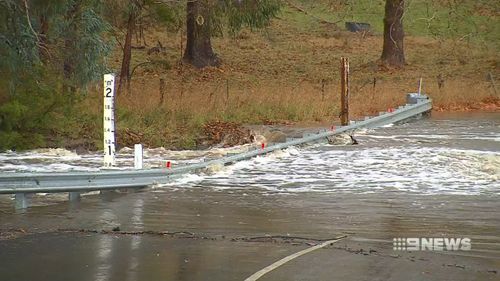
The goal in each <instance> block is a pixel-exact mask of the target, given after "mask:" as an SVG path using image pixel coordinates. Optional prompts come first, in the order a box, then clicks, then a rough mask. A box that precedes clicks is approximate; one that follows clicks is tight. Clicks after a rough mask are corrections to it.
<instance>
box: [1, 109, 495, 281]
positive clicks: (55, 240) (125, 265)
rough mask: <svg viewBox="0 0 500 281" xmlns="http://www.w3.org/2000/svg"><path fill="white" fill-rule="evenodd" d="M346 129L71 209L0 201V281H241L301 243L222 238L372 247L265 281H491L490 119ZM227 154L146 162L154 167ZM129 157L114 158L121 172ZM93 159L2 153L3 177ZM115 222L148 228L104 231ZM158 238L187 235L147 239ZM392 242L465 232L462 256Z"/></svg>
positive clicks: (449, 117) (334, 254)
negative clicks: (410, 249)
mask: <svg viewBox="0 0 500 281" xmlns="http://www.w3.org/2000/svg"><path fill="white" fill-rule="evenodd" d="M354 134H355V136H356V138H357V140H358V142H359V143H360V145H356V146H332V145H327V144H316V145H312V146H307V147H300V148H289V149H287V150H284V151H281V152H275V153H272V154H270V155H268V156H265V157H258V158H255V159H251V160H248V161H244V162H240V163H237V164H235V165H233V166H229V167H225V168H224V169H222V170H220V171H213V172H212V173H210V174H199V175H194V174H193V175H187V176H185V177H184V178H182V179H179V180H178V181H175V182H172V183H170V184H168V185H163V186H155V187H153V188H151V189H146V190H142V191H139V192H120V193H105V194H101V195H98V194H95V193H93V194H89V195H86V196H83V197H82V200H81V202H78V203H70V202H67V201H66V196H67V195H64V196H63V195H61V194H54V195H37V196H35V197H34V198H32V203H33V205H34V207H32V208H29V209H28V210H26V211H25V212H23V213H18V212H16V211H15V210H13V202H12V199H11V197H10V196H0V231H2V232H4V233H6V234H3V235H0V264H1V265H2V266H0V280H69V279H71V280H243V279H244V278H246V277H248V276H249V275H251V274H252V273H254V272H256V271H258V270H260V269H262V268H263V267H265V266H267V265H269V264H271V263H272V262H274V261H276V260H277V259H280V258H282V257H285V256H287V255H289V254H291V253H294V252H297V251H299V250H301V249H303V248H305V247H307V245H308V244H303V243H302V244H301V243H298V244H297V245H295V244H294V245H291V244H290V243H281V242H276V241H274V242H269V241H268V242H266V241H264V242H262V241H261V242H260V243H248V242H241V241H234V239H233V240H232V238H242V237H246V238H248V237H255V236H266V235H280V236H285V237H286V236H300V237H306V238H309V239H328V238H332V237H336V236H339V235H348V238H347V239H346V241H345V242H342V243H343V244H342V245H343V246H345V247H351V248H356V247H358V248H364V249H365V250H366V249H367V248H370V249H372V248H373V249H377V251H375V250H374V252H373V254H372V252H371V251H370V254H369V255H367V256H366V257H365V256H364V255H355V254H353V253H351V252H350V251H346V249H343V250H342V249H332V250H330V251H328V250H325V251H322V252H320V253H318V254H311V256H310V257H309V258H308V256H305V257H303V258H301V260H300V261H296V262H295V263H296V264H295V266H294V267H292V266H290V267H283V268H282V269H279V270H276V271H275V272H274V273H273V274H274V275H270V276H268V277H267V278H268V279H265V278H263V279H262V280H334V279H337V280H400V279H401V278H405V279H406V280H443V279H446V280H473V279H474V280H498V279H497V278H499V276H500V272H499V269H500V184H499V179H500V113H475V114H472V113H471V114H434V115H433V116H432V117H431V118H429V119H423V120H420V121H417V122H413V123H408V124H402V125H394V126H387V127H385V128H380V129H377V130H373V131H358V132H355V133H354ZM225 152H226V151H224V150H221V149H219V150H211V151H203V152H196V151H190V152H184V153H183V152H172V151H166V150H161V149H156V150H148V151H146V153H145V155H146V157H147V158H146V163H147V165H149V166H150V167H154V166H160V165H162V163H163V162H164V161H165V159H168V160H171V159H173V160H174V161H177V162H178V163H184V162H193V161H199V159H200V158H203V157H217V156H218V155H222V154H224V153H225ZM132 157H133V156H132V152H131V151H130V150H122V151H121V154H120V155H119V157H118V159H119V161H118V163H119V165H120V166H121V167H122V168H125V167H127V166H128V167H130V166H131V165H133V159H132ZM100 161H101V158H100V155H98V154H94V155H76V154H74V153H71V152H68V151H64V150H49V151H34V152H26V153H15V152H8V153H3V154H0V171H3V172H12V171H15V170H22V171H45V170H54V169H57V170H96V169H99V166H100ZM115 227H119V228H120V230H121V231H122V232H123V231H125V232H131V231H149V232H150V234H130V233H129V234H126V233H121V232H115V233H113V232H111V233H109V232H107V231H110V230H111V229H113V228H115ZM80 229H82V230H84V231H82V232H77V231H75V230H80ZM93 230H96V231H98V233H94V232H93ZM101 230H105V231H106V232H105V233H100V231H101ZM161 231H169V232H178V231H179V232H183V233H184V234H186V233H187V234H186V235H187V236H188V237H174V236H168V237H164V236H161V235H154V233H157V232H161ZM181 236H182V235H181ZM2 237H4V239H2ZM5 237H7V238H5ZM395 237H424V238H425V237H449V238H455V237H458V238H464V237H467V238H470V239H471V244H472V249H471V250H470V251H444V252H440V253H436V252H425V253H424V252H422V253H418V252H414V253H412V254H411V255H410V256H408V257H406V256H404V254H406V253H402V252H397V251H393V249H392V246H393V245H392V240H393V238H395ZM361 250H362V249H361ZM356 253H359V251H358V252H356ZM377 253H379V254H377ZM381 253H384V254H381ZM320 255H321V256H320ZM325 255H326V256H325ZM393 255H396V256H397V257H398V258H392V256H393ZM412 255H413V256H412ZM415 255H417V258H418V257H419V256H418V255H421V256H420V259H418V260H417V261H415V257H414V256H415ZM365 258H366V260H364V259H365ZM412 259H413V260H412ZM41 261H44V262H43V263H42V262H41ZM324 263H330V264H324ZM304 267H305V268H307V270H305V269H303V270H301V271H300V272H299V271H298V270H297V268H304ZM26 268H30V270H26ZM423 268H427V269H426V270H424V269H423ZM422 274H426V275H422ZM1 276H3V277H4V278H2V277H1ZM332 276H335V277H336V278H333V277H332ZM332 278H333V279H332Z"/></svg>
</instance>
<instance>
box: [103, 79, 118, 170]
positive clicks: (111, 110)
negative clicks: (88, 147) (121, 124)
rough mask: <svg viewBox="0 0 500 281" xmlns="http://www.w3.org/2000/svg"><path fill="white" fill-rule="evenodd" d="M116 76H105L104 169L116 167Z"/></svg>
mask: <svg viewBox="0 0 500 281" xmlns="http://www.w3.org/2000/svg"><path fill="white" fill-rule="evenodd" d="M114 104H115V75H114V74H104V120H103V121H104V126H103V128H104V167H112V166H114V165H115V105H114Z"/></svg>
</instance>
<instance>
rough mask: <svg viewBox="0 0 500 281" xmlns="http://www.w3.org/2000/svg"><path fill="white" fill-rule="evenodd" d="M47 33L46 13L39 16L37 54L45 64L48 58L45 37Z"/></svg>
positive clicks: (46, 39) (47, 40)
mask: <svg viewBox="0 0 500 281" xmlns="http://www.w3.org/2000/svg"><path fill="white" fill-rule="evenodd" d="M48 33H49V21H48V19H47V16H46V15H44V14H43V15H41V16H40V42H39V44H40V45H39V46H38V55H39V56H40V60H41V61H42V62H43V63H44V64H45V63H47V60H48V58H49V52H48V42H49V39H48V38H47V36H48Z"/></svg>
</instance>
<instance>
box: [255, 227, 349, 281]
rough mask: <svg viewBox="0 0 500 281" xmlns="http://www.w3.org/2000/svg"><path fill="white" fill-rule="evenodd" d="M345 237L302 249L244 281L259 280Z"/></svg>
mask: <svg viewBox="0 0 500 281" xmlns="http://www.w3.org/2000/svg"><path fill="white" fill-rule="evenodd" d="M346 237H347V235H344V236H339V237H337V238H335V239H332V240H328V241H326V242H323V243H321V244H319V245H316V246H313V247H311V248H307V249H304V250H302V251H300V252H297V253H295V254H292V255H289V256H287V257H284V258H282V259H281V260H279V261H277V262H275V263H273V264H271V265H269V266H267V267H265V268H263V269H261V270H259V271H257V272H255V273H254V274H252V275H251V276H250V277H248V278H247V279H245V281H256V280H258V279H259V278H261V277H262V276H264V275H265V274H267V273H269V272H270V271H272V270H275V269H276V268H278V267H280V266H282V265H284V264H285V263H287V262H289V261H291V260H293V259H296V258H298V257H300V256H302V255H305V254H307V253H310V252H312V251H315V250H317V249H321V248H324V247H326V246H328V245H330V244H333V243H335V242H337V241H340V240H341V239H344V238H346Z"/></svg>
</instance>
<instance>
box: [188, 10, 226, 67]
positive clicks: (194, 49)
mask: <svg viewBox="0 0 500 281" xmlns="http://www.w3.org/2000/svg"><path fill="white" fill-rule="evenodd" d="M186 14H187V16H186V27H187V28H186V33H187V34H186V35H187V36H186V37H187V42H186V51H185V52H184V58H183V59H184V61H185V62H187V63H190V64H192V65H194V66H195V67H198V68H203V67H205V66H218V65H220V60H219V58H218V57H217V55H216V54H215V53H214V51H213V49H212V42H211V40H210V37H211V26H210V24H211V23H210V7H209V6H208V2H207V1H206V0H203V1H201V0H199V1H189V2H188V3H187V6H186Z"/></svg>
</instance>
